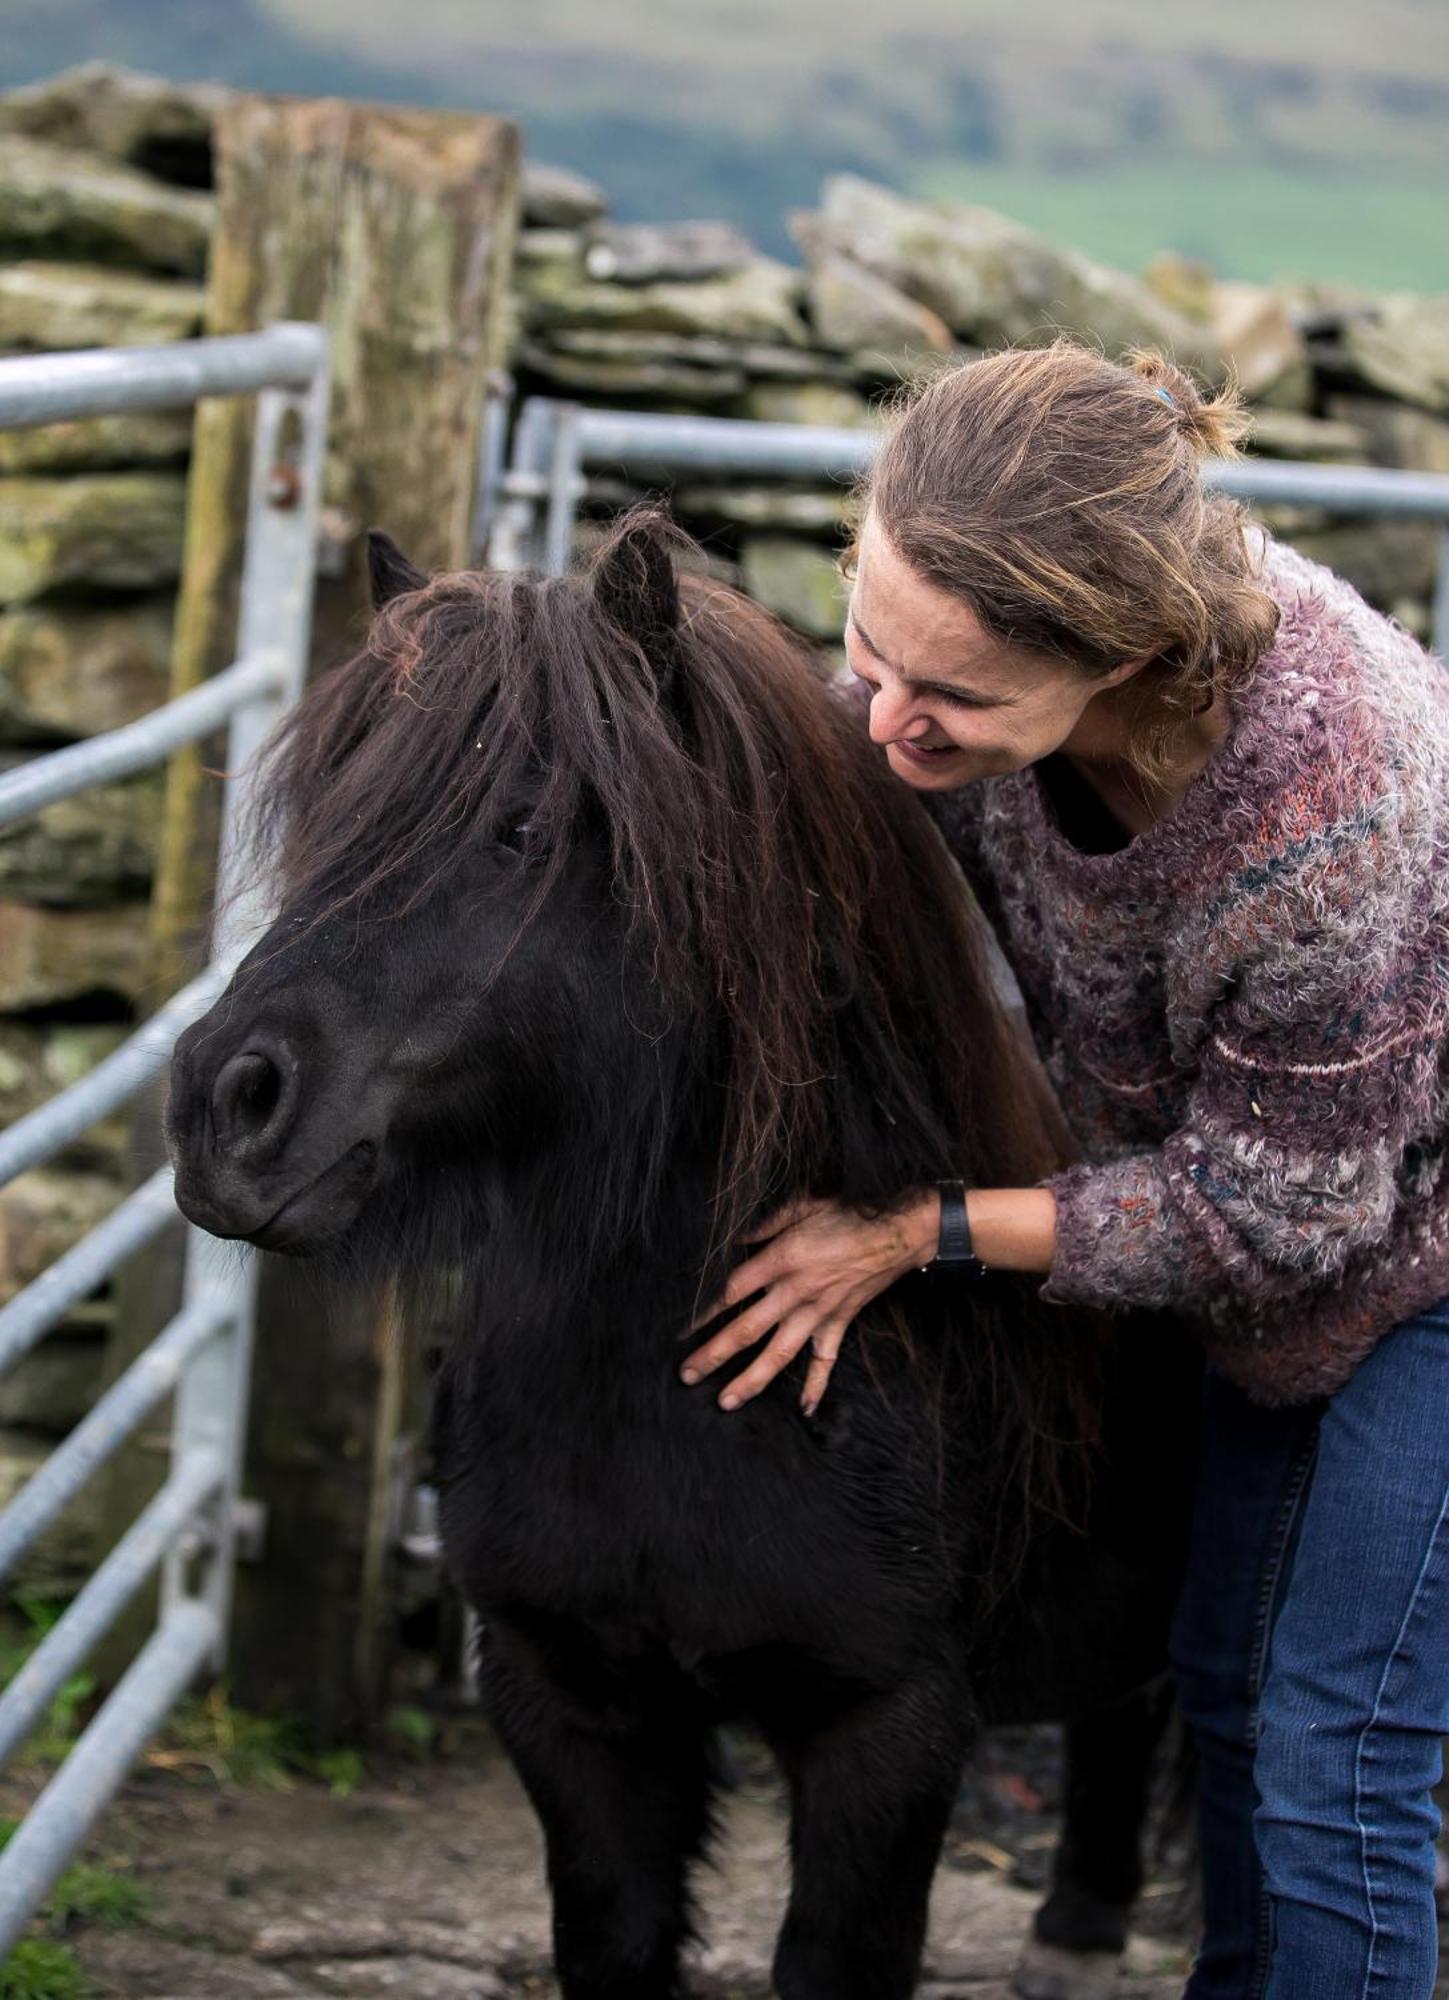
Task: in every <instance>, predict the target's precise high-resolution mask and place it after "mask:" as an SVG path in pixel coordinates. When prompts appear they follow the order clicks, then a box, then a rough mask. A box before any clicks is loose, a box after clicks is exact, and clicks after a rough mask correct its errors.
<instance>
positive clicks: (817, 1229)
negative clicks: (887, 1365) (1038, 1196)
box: [681, 1188, 941, 1416]
mask: <svg viewBox="0 0 1449 2000" xmlns="http://www.w3.org/2000/svg"><path fill="white" fill-rule="evenodd" d="M940 1218H941V1198H940V1196H939V1194H938V1193H937V1192H936V1190H935V1189H934V1188H929V1189H926V1190H925V1191H923V1192H922V1193H921V1194H920V1195H919V1196H917V1197H916V1198H915V1199H913V1200H912V1201H911V1202H910V1204H909V1205H908V1206H907V1207H904V1208H900V1209H897V1210H895V1211H894V1212H893V1213H892V1214H890V1215H883V1216H874V1217H869V1216H863V1215H861V1214H860V1213H859V1212H858V1211H857V1210H855V1209H851V1208H842V1207H841V1206H840V1205H839V1204H838V1203H836V1202H829V1201H801V1202H795V1203H792V1204H791V1205H790V1206H789V1207H788V1208H784V1209H781V1210H780V1212H779V1213H778V1214H777V1215H774V1216H772V1217H771V1218H770V1220H769V1221H768V1222H766V1223H763V1224H762V1225H761V1226H760V1228H759V1229H757V1230H756V1231H754V1233H753V1234H752V1235H751V1236H748V1237H746V1239H745V1240H746V1242H750V1243H764V1245H765V1247H764V1249H762V1250H760V1251H758V1252H757V1253H756V1254H755V1255H754V1256H753V1257H750V1258H748V1259H747V1260H746V1261H745V1262H744V1263H743V1264H740V1265H738V1266H737V1267H736V1269H735V1270H733V1271H732V1272H731V1273H730V1276H729V1281H728V1283H727V1284H726V1285H725V1288H724V1291H723V1292H722V1293H721V1295H720V1297H719V1298H718V1299H716V1301H715V1302H714V1304H713V1305H712V1306H711V1307H710V1308H709V1310H708V1311H707V1312H703V1313H701V1314H700V1316H699V1318H698V1319H696V1321H695V1322H694V1325H693V1326H692V1327H691V1328H690V1332H691V1333H697V1332H698V1331H699V1330H700V1328H701V1327H704V1326H708V1324H709V1323H710V1321H711V1320H715V1319H718V1318H719V1316H720V1314H721V1313H722V1312H726V1311H728V1310H729V1308H730V1307H731V1306H737V1305H739V1304H740V1303H741V1302H742V1301H743V1300H745V1299H748V1298H751V1297H752V1296H753V1295H754V1293H756V1292H758V1293H759V1294H760V1297H759V1298H757V1299H755V1301H754V1303H753V1304H752V1305H750V1306H748V1307H747V1308H746V1309H745V1310H744V1311H743V1312H740V1313H737V1314H736V1315H735V1317H734V1318H733V1319H732V1320H731V1321H730V1323H729V1325H728V1326H726V1327H725V1328H724V1329H723V1331H722V1332H720V1333H717V1334H716V1335H715V1336H714V1338H713V1340H709V1341H706V1342H705V1344H704V1346H703V1347H698V1348H696V1349H695V1351H694V1353H693V1354H691V1355H690V1357H689V1359H688V1360H687V1361H686V1362H685V1364H684V1367H683V1369H682V1370H681V1374H682V1376H683V1379H684V1380H685V1381H686V1382H689V1383H694V1382H700V1381H703V1379H704V1378H705V1376H706V1375H712V1374H713V1373H714V1371H715V1370H716V1369H717V1368H719V1367H721V1366H722V1365H723V1364H724V1363H725V1362H726V1361H730V1360H732V1359H733V1358H734V1356H735V1355H737V1354H741V1353H743V1352H744V1350H745V1349H746V1348H747V1347H753V1346H754V1345H755V1343H756V1342H757V1341H759V1340H762V1339H763V1338H764V1337H765V1335H766V1334H767V1333H769V1332H770V1330H771V1328H773V1329H774V1338H773V1340H771V1342H770V1344H769V1345H768V1347H765V1348H763V1349H762V1350H761V1352H760V1353H759V1354H757V1355H756V1356H755V1358H754V1360H753V1361H752V1362H751V1363H750V1365H749V1367H748V1368H746V1369H744V1370H742V1371H741V1373H740V1374H738V1375H736V1376H735V1377H734V1379H733V1380H732V1381H731V1382H730V1384H729V1385H728V1387H727V1388H726V1389H725V1390H724V1391H723V1392H722V1393H721V1395H720V1398H719V1404H720V1408H721V1409H723V1410H734V1409H738V1407H739V1406H740V1404H741V1403H747V1402H748V1401H749V1400H750V1398H751V1397H752V1396H758V1395H759V1393H760V1391H761V1389H763V1388H764V1387H765V1385H766V1384H767V1383H769V1382H773V1381H774V1379H775V1377H776V1376H777V1375H778V1374H779V1372H780V1370H781V1369H782V1368H784V1367H786V1366H787V1365H788V1364H789V1363H790V1362H791V1361H793V1360H794V1358H795V1356H796V1355H797V1354H799V1353H800V1351H801V1349H802V1348H805V1347H809V1348H811V1350H812V1358H811V1362H810V1367H809V1371H808V1373H807V1374H806V1377H805V1389H804V1393H803V1395H802V1396H801V1398H800V1402H801V1406H802V1408H803V1409H804V1410H805V1411H806V1413H807V1415H810V1416H813V1415H814V1414H815V1411H816V1410H817V1408H818V1407H819V1404H820V1398H821V1397H822V1396H823V1395H824V1394H825V1387H826V1384H827V1383H828V1382H829V1380H830V1371H831V1369H832V1368H833V1367H834V1366H835V1359H836V1356H837V1355H838V1354H839V1352H840V1345H841V1342H842V1341H843V1340H844V1338H845V1330H846V1328H847V1327H848V1326H849V1325H850V1322H851V1321H852V1320H853V1319H854V1318H855V1317H856V1315H857V1313H859V1312H861V1311H862V1310H863V1308H864V1307H865V1306H867V1305H868V1304H869V1303H870V1301H871V1300H872V1299H873V1298H876V1297H877V1296H878V1295H879V1294H880V1293H881V1292H883V1291H885V1289H886V1288H887V1286H889V1285H893V1284H894V1283H895V1281H896V1279H897V1278H899V1277H902V1276H903V1275H904V1274H905V1273H906V1272H907V1271H911V1270H915V1269H916V1268H918V1267H919V1266H920V1265H922V1264H928V1263H929V1262H930V1261H931V1259H932V1257H934V1255H935V1254H936V1243H937V1238H938V1234H939V1230H940Z"/></svg>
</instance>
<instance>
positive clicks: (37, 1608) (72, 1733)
mask: <svg viewBox="0 0 1449 2000" xmlns="http://www.w3.org/2000/svg"><path fill="white" fill-rule="evenodd" d="M67 1601H68V1600H66V1599H63V1598H52V1597H38V1596H36V1595H35V1594H34V1593H33V1592H29V1591H23V1590H17V1591H13V1592H12V1593H11V1595H10V1599H9V1609H10V1611H11V1613H12V1614H14V1615H15V1616H16V1617H18V1620H19V1624H18V1627H16V1628H13V1629H11V1630H10V1631H8V1632H5V1633H3V1634H0V1687H4V1686H8V1685H9V1683H10V1681H11V1680H13V1678H14V1677H15V1675H16V1674H17V1673H19V1671H20V1669H21V1668H22V1667H23V1666H24V1665H25V1662H26V1661H27V1660H28V1659H29V1658H30V1655H31V1654H32V1653H33V1652H34V1651H35V1649H36V1647H37V1646H38V1645H39V1644H40V1642H41V1640H42V1639H43V1638H44V1637H45V1635H46V1633H47V1632H49V1631H50V1629H51V1627H52V1626H53V1625H54V1624H55V1623H56V1621H57V1620H58V1619H59V1618H60V1617H61V1615H62V1613H63V1612H64V1611H65V1608H66V1603H67ZM95 1692H96V1682H95V1676H94V1675H93V1674H86V1673H78V1674H72V1675H71V1676H70V1678H69V1679H68V1680H65V1681H62V1682H61V1685H60V1687H59V1688H58V1689H57V1690H56V1693H55V1695H54V1696H53V1698H52V1699H51V1702H50V1705H49V1707H48V1708H47V1709H46V1711H45V1720H44V1721H43V1722H42V1723H41V1725H40V1727H39V1728H38V1729H37V1730H36V1732H35V1734H34V1735H33V1736H32V1737H31V1738H30V1740H29V1741H28V1742H27V1743H26V1745H25V1747H24V1749H23V1750H22V1751H21V1753H20V1754H21V1756H22V1757H26V1758H29V1759H32V1760H33V1761H35V1762H38V1763H42V1764H58V1763H59V1762H60V1761H61V1759H62V1758H63V1757H65V1756H67V1755H69V1753H70V1750H71V1748H72V1746H73V1745H74V1743H75V1739H76V1737H77V1736H78V1735H79V1734H80V1728H81V1720H82V1713H83V1711H84V1710H85V1708H86V1707H87V1705H88V1704H89V1702H90V1701H91V1700H92V1698H93V1697H94V1695H95Z"/></svg>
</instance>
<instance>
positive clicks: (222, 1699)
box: [147, 1686, 308, 1791]
mask: <svg viewBox="0 0 1449 2000" xmlns="http://www.w3.org/2000/svg"><path fill="white" fill-rule="evenodd" d="M147 1761H148V1763H151V1764H154V1765H159V1766H161V1767H162V1768H163V1769H169V1770H178V1771H185V1770H187V1769H193V1770H204V1771H209V1772H210V1773H211V1775H212V1776H213V1777H214V1778H215V1779H216V1780H217V1782H218V1783H219V1784H224V1785H225V1784H231V1785H255V1786H260V1787H262V1788H263V1789H270V1790H272V1791H286V1790H287V1789H288V1787H289V1786H290V1785H291V1784H292V1782H293V1779H294V1777H295V1776H296V1774H297V1773H298V1772H299V1771H301V1770H303V1769H305V1767H306V1764H307V1761H308V1760H307V1755H306V1751H305V1748H304V1746H303V1743H302V1739H301V1732H300V1731H299V1729H298V1728H297V1725H296V1724H295V1723H294V1722H291V1721H289V1720H288V1719H287V1718H286V1717H284V1716H266V1715H253V1714H251V1713H250V1712H249V1711H248V1710H247V1709H244V1708H237V1707H235V1706H234V1705H233V1704H232V1702H231V1700H230V1699H229V1697H228V1695H227V1691H226V1688H225V1687H224V1686H217V1687H214V1688H210V1689H208V1690H207V1692H206V1693H205V1694H204V1695H199V1696H197V1697H195V1698H194V1699H193V1700H191V1701H184V1702H182V1703H181V1704H180V1706H179V1707H178V1708H177V1709H176V1710H175V1712H174V1713H173V1715H172V1717H171V1720H170V1721H169V1722H168V1723H167V1725H166V1728H165V1730H164V1731H163V1732H162V1735H161V1738H160V1741H159V1743H158V1744H157V1747H156V1748H155V1749H154V1750H152V1751H151V1752H150V1754H149V1756H148V1758H147Z"/></svg>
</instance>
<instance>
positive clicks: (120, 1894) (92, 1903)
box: [0, 1819, 151, 2000]
mask: <svg viewBox="0 0 1449 2000" xmlns="http://www.w3.org/2000/svg"><path fill="white" fill-rule="evenodd" d="M19 1825H20V1821H19V1820H18V1819H0V1850H3V1849H4V1848H5V1847H6V1846H7V1845H8V1843H9V1842H10V1840H11V1839H12V1838H13V1836H14V1834H15V1832H16V1830H17V1828H18V1827H19ZM150 1900H151V1899H150V1894H149V1892H148V1891H147V1890H146V1889H145V1888H143V1886H142V1885H141V1883H139V1882H137V1881H135V1880H134V1879H133V1878H132V1877H131V1876H129V1875H127V1874H125V1873H124V1872H122V1871H118V1870H117V1869H114V1868H100V1867H97V1866H96V1864H95V1863H94V1862H90V1861H77V1862H74V1863H73V1864H72V1865H71V1866H70V1867H69V1868H67V1869H66V1871H65V1873H64V1874H63V1875H62V1876H61V1877H60V1879H59V1881H58V1882H57V1883H56V1885H55V1887H54V1888H53V1889H52V1890H51V1892H50V1895H49V1897H48V1898H47V1900H46V1901H45V1902H44V1903H43V1904H42V1905H41V1915H42V1916H43V1917H45V1918H46V1919H48V1921H49V1923H50V1924H51V1926H52V1928H53V1929H55V1930H63V1929H64V1928H65V1927H66V1926H67V1925H68V1924H71V1923H77V1922H79V1923H92V1924H104V1925H106V1926H107V1927H108V1928H109V1929H111V1930H122V1929H124V1928H126V1927H127V1926H128V1925H130V1924H139V1923H140V1922H142V1921H143V1919H144V1918H145V1915H146V1912H147V1909H148V1907H149V1904H150ZM0 2000H4V1989H3V1988H0Z"/></svg>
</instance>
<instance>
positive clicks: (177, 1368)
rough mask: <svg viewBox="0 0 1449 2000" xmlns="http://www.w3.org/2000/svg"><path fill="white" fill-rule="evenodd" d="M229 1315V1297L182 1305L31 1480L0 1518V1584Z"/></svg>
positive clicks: (213, 1295)
mask: <svg viewBox="0 0 1449 2000" xmlns="http://www.w3.org/2000/svg"><path fill="white" fill-rule="evenodd" d="M234 1310H235V1307H234V1302H233V1301H232V1299H230V1298H229V1297H228V1296H227V1295H226V1294H225V1293H221V1292H212V1293H209V1294H207V1295H205V1296H203V1297H200V1298H197V1299H194V1300H193V1301H192V1302H191V1303H190V1304H189V1305H187V1306H185V1307H183V1308H182V1310H181V1311H180V1312H179V1313H178V1314H177V1315H176V1317H175V1319H173V1320H172V1321H171V1322H170V1324H169V1325H168V1326H166V1327H165V1328H163V1330H162V1331H161V1332H160V1333H159V1334H157V1336H156V1338H155V1339H154V1340H153V1341H152V1342H151V1345H150V1346H149V1347H148V1348H147V1349H146V1351H145V1352H144V1353H143V1354H140V1355H138V1356H137V1357H136V1359H135V1360H134V1361H133V1362H132V1363H131V1365H130V1367H129V1368H128V1369H127V1370H126V1372H125V1374H124V1375H122V1376H121V1377H120V1378H119V1379H118V1380H117V1381H115V1382H113V1383H112V1384H111V1386H110V1388H109V1389H107V1391H106V1393H105V1394H104V1395H103V1396H102V1397H101V1399H100V1401H99V1402H98V1403H96V1404H94V1405H93V1406H92V1408H91V1409H90V1410H89V1411H88V1412H87V1413H86V1415H85V1416H84V1417H82V1418H81V1421H80V1422H79V1423H78V1424H77V1425H76V1427H75V1429H74V1430H73V1431H72V1432H71V1433H70V1436H69V1437H68V1438H66V1440H65V1442H64V1443H63V1444H59V1445H57V1446H56V1448H55V1450H54V1451H53V1452H52V1453H51V1454H50V1457H49V1458H48V1459H46V1461H45V1463H44V1464H43V1465H42V1466H40V1467H39V1468H38V1469H37V1470H36V1471H35V1472H34V1473H32V1474H31V1476H30V1478H29V1480H28V1481H27V1482H26V1484H25V1485H24V1486H23V1487H22V1488H21V1489H20V1491H19V1492H18V1493H17V1494H16V1496H15V1498H14V1499H13V1500H12V1501H11V1502H10V1504H9V1506H8V1507H7V1508H6V1509H5V1511H4V1513H3V1514H0V1578H3V1577H5V1576H7V1575H8V1574H9V1572H10V1571H11V1570H12V1569H13V1568H14V1567H15V1565H16V1563H17V1562H19V1560H20V1558H21V1556H23V1555H24V1553H25V1551H26V1550H27V1549H28V1548H29V1547H30V1545H31V1543H32V1542H33V1541H34V1540H35V1538H36V1536H37V1535H40V1534H42V1533H43V1532H44V1531H45V1529H46V1528H48V1527H49V1525H50V1523H51V1522H52V1521H53V1520H54V1519H55V1517H56V1515H57V1514H58V1513H60V1511H61V1509H62V1508H63V1507H64V1506H65V1505H66V1503H67V1502H68V1501H70V1500H72V1499H74V1497H75V1495H76V1494H77V1493H79V1491H80V1489H81V1488H82V1486H84V1485H85V1483H86V1481H87V1480H88V1479H89V1478H90V1476H91V1474H92V1473H93V1472H95V1471H96V1469H97V1468H98V1467H99V1466H102V1465H104V1464H105V1462H106V1460H107V1459H108V1458H109V1457H110V1456H111V1454H112V1452H114V1451H115V1450H117V1449H118V1447H119V1446H121V1445H122V1444H124V1443H125V1441H126V1439H127V1438H128V1437H129V1436H130V1435H131V1433H132V1431H134V1430H135V1429H136V1427H137V1425H138V1424H141V1423H144V1421H145V1420H146V1418H147V1417H149V1416H150V1414H151V1412H152V1411H153V1410H154V1409H155V1408H156V1407H157V1405H158V1404H160V1403H163V1402H165V1400H166V1398H167V1397H168V1396H169V1395H170V1394H171V1392H172V1390H173V1389H174V1388H175V1387H176V1385H177V1383H178V1382H179V1381H180V1379H181V1371H182V1369H183V1368H184V1367H185V1365H186V1363H187V1362H188V1361H189V1360H190V1359H191V1357H192V1355H194V1354H196V1353H197V1352H198V1351H199V1350H200V1349H201V1348H202V1347H204V1346H205V1345H206V1343H207V1342H208V1341H211V1340H214V1339H215V1337H216V1335H217V1334H218V1332H219V1331H220V1330H221V1328H222V1327H224V1326H226V1325H227V1324H228V1322H229V1320H230V1318H231V1315H232V1313H233V1311H234Z"/></svg>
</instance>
